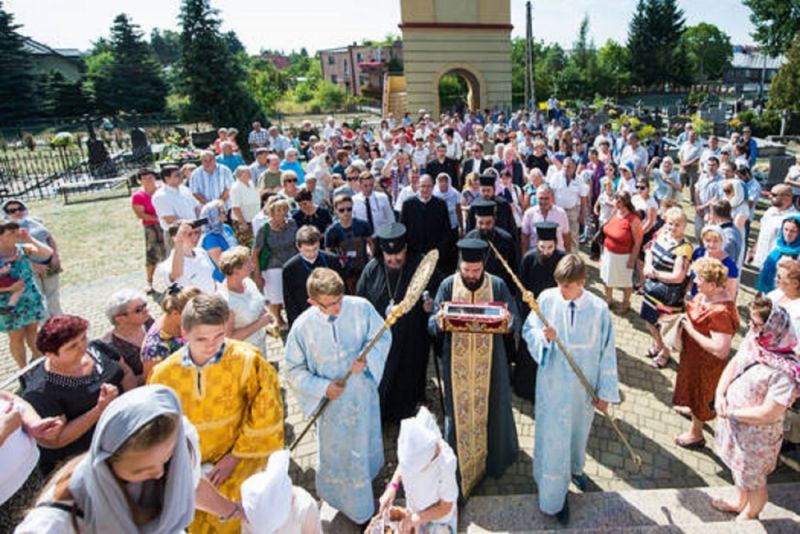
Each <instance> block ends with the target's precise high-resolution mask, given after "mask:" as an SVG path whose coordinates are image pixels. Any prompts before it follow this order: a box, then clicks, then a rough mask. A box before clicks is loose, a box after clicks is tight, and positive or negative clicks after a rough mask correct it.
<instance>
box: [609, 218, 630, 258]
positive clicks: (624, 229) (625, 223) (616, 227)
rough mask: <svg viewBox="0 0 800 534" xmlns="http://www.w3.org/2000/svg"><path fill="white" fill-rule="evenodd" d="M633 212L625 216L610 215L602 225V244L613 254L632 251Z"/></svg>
mask: <svg viewBox="0 0 800 534" xmlns="http://www.w3.org/2000/svg"><path fill="white" fill-rule="evenodd" d="M635 217H637V215H636V214H635V213H628V214H627V215H626V216H625V217H619V216H617V215H616V214H614V215H612V216H611V218H610V219H609V220H608V222H607V223H606V225H605V226H604V227H603V234H604V235H605V241H603V246H604V247H605V248H606V250H608V251H610V252H613V253H614V254H630V253H631V252H632V251H633V219H634V218H635Z"/></svg>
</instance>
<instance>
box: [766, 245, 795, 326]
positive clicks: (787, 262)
mask: <svg viewBox="0 0 800 534" xmlns="http://www.w3.org/2000/svg"><path fill="white" fill-rule="evenodd" d="M775 280H776V281H777V282H776V283H777V285H778V287H777V288H775V289H773V290H772V291H770V292H769V294H768V295H767V296H768V297H769V298H770V300H771V301H772V303H773V304H776V305H778V306H782V307H783V308H784V309H785V310H786V311H787V312H789V317H790V318H791V319H792V325H793V326H794V332H795V334H796V335H800V260H795V259H792V258H781V259H780V261H779V262H778V275H777V276H776V277H775Z"/></svg>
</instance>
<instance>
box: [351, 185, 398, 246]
mask: <svg viewBox="0 0 800 534" xmlns="http://www.w3.org/2000/svg"><path fill="white" fill-rule="evenodd" d="M369 205H370V207H371V209H372V235H375V231H376V230H377V229H378V228H380V227H381V226H383V225H384V224H388V223H393V222H394V211H393V210H392V205H391V203H390V202H389V197H388V196H386V194H385V193H381V192H380V191H373V192H372V194H371V195H370V196H369ZM353 217H357V218H359V219H363V220H365V221H369V217H368V216H367V198H366V197H364V193H358V194H356V195H355V196H354V197H353Z"/></svg>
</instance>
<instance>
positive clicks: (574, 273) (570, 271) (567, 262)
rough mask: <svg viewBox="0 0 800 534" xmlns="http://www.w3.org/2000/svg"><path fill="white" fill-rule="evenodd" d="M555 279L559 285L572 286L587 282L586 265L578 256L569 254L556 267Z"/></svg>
mask: <svg viewBox="0 0 800 534" xmlns="http://www.w3.org/2000/svg"><path fill="white" fill-rule="evenodd" d="M553 278H555V280H556V282H557V283H559V284H571V283H573V282H580V281H583V280H586V264H585V263H584V262H583V260H582V259H581V257H580V256H578V255H577V254H567V255H566V256H564V257H563V258H561V261H559V262H558V265H556V270H555V271H554V272H553Z"/></svg>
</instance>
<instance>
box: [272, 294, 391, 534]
mask: <svg viewBox="0 0 800 534" xmlns="http://www.w3.org/2000/svg"><path fill="white" fill-rule="evenodd" d="M382 325H383V319H382V318H381V316H380V315H378V312H376V311H375V308H373V307H372V304H370V303H369V302H368V301H367V300H365V299H363V298H360V297H350V296H345V297H344V300H343V302H342V308H341V313H340V314H339V315H338V316H337V317H329V316H327V315H325V314H324V313H322V312H321V311H320V310H319V309H318V308H316V307H312V308H309V309H307V310H306V311H304V312H303V313H302V314H300V316H299V317H298V318H297V320H296V321H295V323H294V324H293V325H292V329H291V330H290V331H289V335H288V337H287V339H286V352H285V366H286V367H285V368H286V374H287V376H288V378H289V383H290V385H291V387H292V389H293V391H294V393H295V395H297V398H298V400H299V402H300V406H301V408H302V410H303V412H304V413H305V415H306V416H308V417H310V416H311V415H312V414H313V413H314V412H315V411H316V408H317V406H318V405H319V403H320V401H322V399H323V398H324V397H325V391H326V389H327V388H328V384H329V383H330V382H331V381H332V380H336V379H340V378H342V377H343V376H344V375H345V374H346V373H347V371H348V370H349V369H350V366H351V365H352V363H353V361H355V359H356V358H357V357H358V354H359V353H360V352H361V350H362V349H363V348H364V347H365V346H366V344H367V343H368V342H369V341H370V339H372V337H374V336H375V335H376V334H377V333H378V330H379V329H380V328H381V326H382ZM391 344H392V334H391V330H389V329H387V330H386V331H385V332H384V334H383V335H382V336H381V337H380V338H379V340H378V342H377V343H376V344H375V346H374V347H373V348H372V350H370V352H369V353H368V355H367V366H366V368H365V369H364V371H363V372H361V373H358V374H353V375H351V376H350V379H349V380H348V381H347V386H346V388H345V390H344V392H343V393H342V395H341V396H340V397H339V398H338V399H336V400H335V401H332V402H330V403H329V405H328V408H327V409H326V410H325V413H324V414H323V415H322V416H321V417H320V418H319V420H318V422H317V450H318V451H319V460H318V464H317V473H316V486H317V494H318V495H319V496H320V498H322V499H324V500H325V501H326V502H327V503H328V504H330V505H331V506H332V507H334V508H336V509H337V510H339V511H341V512H342V513H344V514H345V515H346V516H347V517H349V518H350V519H352V520H353V521H355V522H357V523H363V522H364V521H367V520H368V519H370V517H372V515H373V514H374V512H375V509H374V501H375V499H374V496H373V494H372V479H373V478H374V477H375V476H376V475H377V474H378V471H379V470H380V468H381V467H382V466H383V438H382V435H381V412H380V404H379V400H378V384H379V383H380V381H381V376H382V375H383V368H384V365H385V363H386V356H387V354H388V353H389V348H390V347H391Z"/></svg>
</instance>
